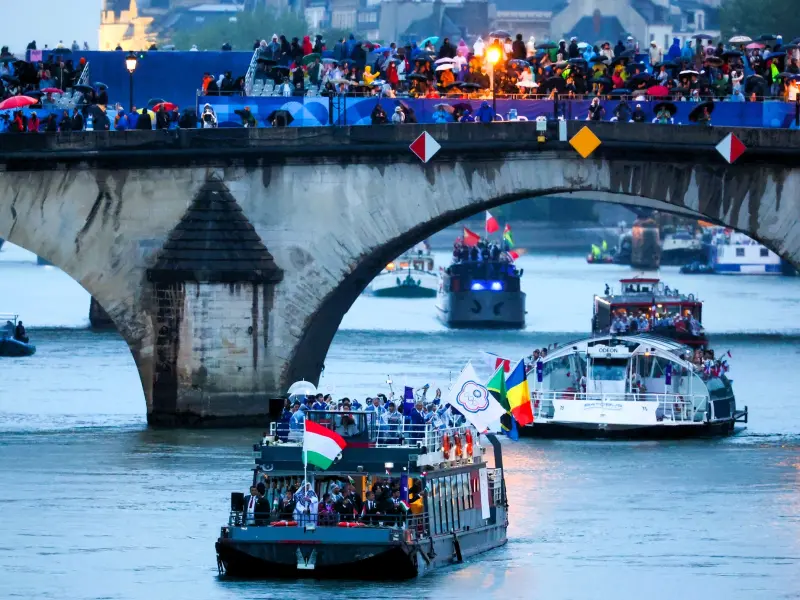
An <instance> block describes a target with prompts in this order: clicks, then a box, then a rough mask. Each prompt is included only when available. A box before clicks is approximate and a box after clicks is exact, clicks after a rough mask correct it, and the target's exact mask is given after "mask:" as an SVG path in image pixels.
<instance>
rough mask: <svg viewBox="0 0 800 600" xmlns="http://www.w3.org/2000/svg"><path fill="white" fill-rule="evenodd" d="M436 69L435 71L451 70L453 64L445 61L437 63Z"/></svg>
mask: <svg viewBox="0 0 800 600" xmlns="http://www.w3.org/2000/svg"><path fill="white" fill-rule="evenodd" d="M436 70H437V71H452V70H453V65H452V63H445V64H443V65H439V66H438V67H436Z"/></svg>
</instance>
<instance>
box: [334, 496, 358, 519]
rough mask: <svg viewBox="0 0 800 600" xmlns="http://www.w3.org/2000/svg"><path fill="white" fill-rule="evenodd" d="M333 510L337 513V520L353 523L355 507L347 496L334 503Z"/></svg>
mask: <svg viewBox="0 0 800 600" xmlns="http://www.w3.org/2000/svg"><path fill="white" fill-rule="evenodd" d="M334 508H335V509H336V512H337V513H339V518H340V519H341V520H342V521H353V520H354V519H355V514H356V506H355V503H354V502H353V499H352V498H351V497H350V496H349V495H348V496H342V498H341V499H340V500H338V501H337V502H336V503H334Z"/></svg>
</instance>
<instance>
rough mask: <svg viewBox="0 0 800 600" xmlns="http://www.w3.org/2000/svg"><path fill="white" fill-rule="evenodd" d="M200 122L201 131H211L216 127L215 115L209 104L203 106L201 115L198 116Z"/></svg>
mask: <svg viewBox="0 0 800 600" xmlns="http://www.w3.org/2000/svg"><path fill="white" fill-rule="evenodd" d="M200 122H201V123H202V124H203V129H211V128H213V127H216V126H217V115H216V113H215V112H214V109H213V108H211V105H210V104H206V105H205V106H203V113H202V114H201V115H200Z"/></svg>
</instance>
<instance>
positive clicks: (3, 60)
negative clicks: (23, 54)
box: [0, 54, 17, 64]
mask: <svg viewBox="0 0 800 600" xmlns="http://www.w3.org/2000/svg"><path fill="white" fill-rule="evenodd" d="M16 60H17V58H16V57H15V56H11V55H10V54H9V55H8V56H0V63H3V64H8V63H13V62H16Z"/></svg>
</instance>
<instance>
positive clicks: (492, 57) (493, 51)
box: [486, 46, 500, 120]
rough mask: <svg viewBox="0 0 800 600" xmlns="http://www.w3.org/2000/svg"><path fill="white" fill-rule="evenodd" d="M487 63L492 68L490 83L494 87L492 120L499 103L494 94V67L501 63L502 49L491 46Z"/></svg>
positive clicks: (487, 51) (487, 53)
mask: <svg viewBox="0 0 800 600" xmlns="http://www.w3.org/2000/svg"><path fill="white" fill-rule="evenodd" d="M486 61H487V62H488V63H489V65H490V66H491V69H490V70H489V82H490V85H491V86H492V120H494V117H495V115H497V102H496V99H495V93H494V66H495V65H496V64H497V63H499V62H500V48H498V47H496V46H489V48H488V49H487V50H486Z"/></svg>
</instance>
